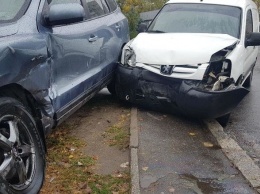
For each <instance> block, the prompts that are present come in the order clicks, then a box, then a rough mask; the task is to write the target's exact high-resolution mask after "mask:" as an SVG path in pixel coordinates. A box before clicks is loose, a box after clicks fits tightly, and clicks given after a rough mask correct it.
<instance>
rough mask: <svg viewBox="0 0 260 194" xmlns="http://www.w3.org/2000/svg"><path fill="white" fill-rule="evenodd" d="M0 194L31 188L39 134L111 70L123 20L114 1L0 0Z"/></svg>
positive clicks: (41, 164) (124, 35)
mask: <svg viewBox="0 0 260 194" xmlns="http://www.w3.org/2000/svg"><path fill="white" fill-rule="evenodd" d="M0 5H1V6H0V53H1V54H0V183H1V184H0V193H11V192H13V193H19V194H20V193H37V192H38V191H39V190H40V188H41V186H42V183H43V180H44V169H45V156H44V155H45V149H46V148H45V136H46V135H47V134H48V133H49V132H51V129H52V128H54V127H55V126H57V125H58V124H59V123H61V122H62V121H63V120H64V119H66V118H67V117H68V116H69V115H70V114H72V113H73V112H74V111H75V110H77V109H78V108H79V107H80V106H82V105H83V104H84V103H85V102H86V101H88V100H89V99H90V98H91V97H93V96H94V95H95V94H96V93H97V92H98V91H99V90H101V89H102V88H103V87H105V86H107V85H108V87H109V89H110V91H113V82H111V81H112V80H113V76H114V71H115V68H116V64H117V61H118V59H119V58H120V54H121V49H122V47H123V45H124V44H125V43H126V42H128V41H129V33H128V23H127V19H126V18H125V16H124V15H123V14H122V13H121V11H120V8H119V7H118V6H117V4H116V2H115V0H8V1H7V0H0Z"/></svg>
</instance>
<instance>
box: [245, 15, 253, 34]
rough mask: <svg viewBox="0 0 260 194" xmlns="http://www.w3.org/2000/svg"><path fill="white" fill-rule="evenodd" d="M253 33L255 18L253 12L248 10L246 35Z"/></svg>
mask: <svg viewBox="0 0 260 194" xmlns="http://www.w3.org/2000/svg"><path fill="white" fill-rule="evenodd" d="M251 32H253V17H252V11H251V10H248V11H247V14H246V35H247V34H249V33H251Z"/></svg>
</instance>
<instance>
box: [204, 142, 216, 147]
mask: <svg viewBox="0 0 260 194" xmlns="http://www.w3.org/2000/svg"><path fill="white" fill-rule="evenodd" d="M203 145H204V146H205V147H206V148H212V147H213V146H214V145H213V144H212V143H210V142H203Z"/></svg>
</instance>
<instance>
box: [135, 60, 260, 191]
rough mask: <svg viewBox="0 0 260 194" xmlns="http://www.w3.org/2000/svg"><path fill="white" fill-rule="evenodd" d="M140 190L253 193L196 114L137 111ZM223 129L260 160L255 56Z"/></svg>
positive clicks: (259, 80) (259, 72)
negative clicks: (247, 86) (248, 81)
mask: <svg viewBox="0 0 260 194" xmlns="http://www.w3.org/2000/svg"><path fill="white" fill-rule="evenodd" d="M138 119H139V121H138V123H139V126H140V132H139V154H138V155H139V174H140V187H141V193H149V194H150V193H156V194H157V193H159V194H166V193H180V194H182V193H185V194H186V193H187V194H189V193H199V194H200V193H206V194H208V193H234V194H239V193H241V194H246V193H255V192H256V191H255V190H253V189H252V188H251V187H250V186H249V183H248V181H247V180H246V179H245V178H244V177H243V175H242V174H241V172H240V171H239V170H237V168H236V167H234V166H233V164H232V163H231V162H230V161H229V160H228V159H227V157H226V156H225V155H224V154H223V152H222V151H221V149H220V147H218V145H217V143H216V142H215V138H214V137H213V136H212V134H211V133H210V132H209V131H208V130H205V129H203V127H202V125H201V124H200V123H199V122H198V121H196V120H189V119H187V118H181V117H177V116H173V115H167V114H163V113H158V112H151V111H148V110H144V109H139V111H138ZM224 131H225V132H226V133H227V134H228V135H230V136H231V137H232V138H233V139H234V140H236V141H237V143H238V144H239V145H240V146H241V147H242V148H243V149H244V150H245V151H246V152H247V154H248V155H249V156H250V157H251V158H252V159H253V160H254V162H255V163H256V164H257V165H258V166H260V60H258V62H257V64H256V67H255V71H254V77H253V82H252V86H251V92H250V93H249V94H248V95H247V96H246V97H245V98H244V100H243V101H242V102H241V103H240V104H239V105H238V107H237V108H236V109H235V110H234V111H233V113H232V114H231V117H230V122H229V124H228V125H227V127H226V128H225V129H224Z"/></svg>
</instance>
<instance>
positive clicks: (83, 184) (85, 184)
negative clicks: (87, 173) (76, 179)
mask: <svg viewBox="0 0 260 194" xmlns="http://www.w3.org/2000/svg"><path fill="white" fill-rule="evenodd" d="M87 187H88V184H87V183H81V184H80V185H79V189H86V188H87Z"/></svg>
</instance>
